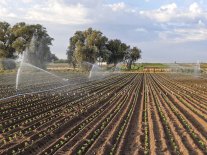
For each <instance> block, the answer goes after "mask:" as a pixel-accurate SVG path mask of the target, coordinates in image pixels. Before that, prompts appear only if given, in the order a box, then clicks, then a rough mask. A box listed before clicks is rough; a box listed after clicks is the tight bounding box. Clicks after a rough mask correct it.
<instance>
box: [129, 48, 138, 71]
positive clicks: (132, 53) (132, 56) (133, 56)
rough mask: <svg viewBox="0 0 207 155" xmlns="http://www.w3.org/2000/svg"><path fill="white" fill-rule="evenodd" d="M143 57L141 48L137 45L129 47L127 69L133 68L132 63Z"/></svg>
mask: <svg viewBox="0 0 207 155" xmlns="http://www.w3.org/2000/svg"><path fill="white" fill-rule="evenodd" d="M140 58H141V50H140V49H139V48H137V47H133V48H132V49H130V48H129V49H128V50H127V51H126V55H125V61H126V63H127V69H129V70H130V69H131V66H132V63H134V62H136V61H137V60H138V59H140Z"/></svg>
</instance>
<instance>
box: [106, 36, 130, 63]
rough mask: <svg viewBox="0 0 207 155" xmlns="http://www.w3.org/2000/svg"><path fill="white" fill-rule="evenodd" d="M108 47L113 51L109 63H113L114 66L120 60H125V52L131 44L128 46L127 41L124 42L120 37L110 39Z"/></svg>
mask: <svg viewBox="0 0 207 155" xmlns="http://www.w3.org/2000/svg"><path fill="white" fill-rule="evenodd" d="M106 47H107V49H108V50H109V51H110V52H111V54H110V57H109V59H108V63H113V64H114V66H115V65H116V64H117V63H118V62H120V61H123V59H124V56H125V52H126V50H127V49H128V48H129V46H127V45H126V44H125V43H122V42H121V41H120V40H118V39H115V40H110V41H109V42H108V43H107V45H106Z"/></svg>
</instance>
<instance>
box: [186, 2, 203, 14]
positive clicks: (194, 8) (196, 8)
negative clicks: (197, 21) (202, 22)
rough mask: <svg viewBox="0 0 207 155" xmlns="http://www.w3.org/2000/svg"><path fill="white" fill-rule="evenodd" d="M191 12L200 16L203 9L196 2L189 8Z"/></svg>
mask: <svg viewBox="0 0 207 155" xmlns="http://www.w3.org/2000/svg"><path fill="white" fill-rule="evenodd" d="M189 11H190V12H191V13H193V14H200V13H202V9H201V7H200V6H199V5H198V3H196V2H194V3H192V4H191V5H190V6H189Z"/></svg>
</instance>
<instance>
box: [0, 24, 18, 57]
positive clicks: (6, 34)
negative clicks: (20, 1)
mask: <svg viewBox="0 0 207 155" xmlns="http://www.w3.org/2000/svg"><path fill="white" fill-rule="evenodd" d="M14 40H15V38H14V36H13V34H12V29H11V26H10V24H9V23H7V22H0V58H13V57H14V52H15V49H14V48H13V47H12V43H13V42H14Z"/></svg>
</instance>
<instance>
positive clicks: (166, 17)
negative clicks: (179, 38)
mask: <svg viewBox="0 0 207 155" xmlns="http://www.w3.org/2000/svg"><path fill="white" fill-rule="evenodd" d="M176 12H177V5H176V4H175V3H172V4H168V5H163V6H161V7H160V8H159V9H157V10H150V11H140V14H141V15H144V16H146V17H148V18H150V19H153V20H156V21H158V22H167V21H170V19H171V18H173V17H174V16H175V15H176Z"/></svg>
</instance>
